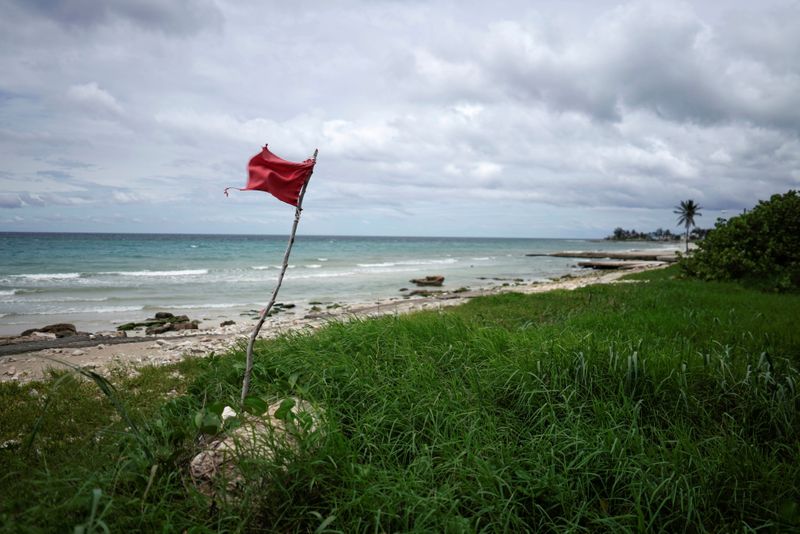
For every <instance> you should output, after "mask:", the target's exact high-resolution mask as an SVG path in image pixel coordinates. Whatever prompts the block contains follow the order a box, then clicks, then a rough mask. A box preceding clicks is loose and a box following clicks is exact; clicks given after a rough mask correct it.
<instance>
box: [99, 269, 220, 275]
mask: <svg viewBox="0 0 800 534" xmlns="http://www.w3.org/2000/svg"><path fill="white" fill-rule="evenodd" d="M98 274H112V275H117V276H199V275H203V274H208V269H184V270H179V271H110V272H103V273H98Z"/></svg>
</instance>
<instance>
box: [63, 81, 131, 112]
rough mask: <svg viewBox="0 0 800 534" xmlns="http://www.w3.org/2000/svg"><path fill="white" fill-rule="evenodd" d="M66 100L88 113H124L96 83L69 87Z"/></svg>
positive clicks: (117, 103) (111, 97)
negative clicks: (83, 108) (88, 111)
mask: <svg viewBox="0 0 800 534" xmlns="http://www.w3.org/2000/svg"><path fill="white" fill-rule="evenodd" d="M67 98H69V99H70V100H72V101H73V102H76V103H77V104H81V105H82V106H84V107H86V108H87V109H89V110H90V111H101V112H102V111H104V112H111V113H115V114H119V115H122V114H123V112H124V111H123V109H122V106H120V104H119V102H117V99H116V98H114V97H113V96H112V95H111V94H110V93H109V92H108V91H105V90H103V89H101V88H100V87H99V86H98V85H97V82H89V83H86V84H82V85H73V86H71V87H70V88H69V89H68V90H67Z"/></svg>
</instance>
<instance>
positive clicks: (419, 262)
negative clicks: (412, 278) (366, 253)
mask: <svg viewBox="0 0 800 534" xmlns="http://www.w3.org/2000/svg"><path fill="white" fill-rule="evenodd" d="M453 263H458V260H457V259H456V258H447V259H443V260H403V261H385V262H381V263H357V264H356V265H357V266H359V267H364V268H367V269H369V268H374V267H395V266H397V265H450V264H453Z"/></svg>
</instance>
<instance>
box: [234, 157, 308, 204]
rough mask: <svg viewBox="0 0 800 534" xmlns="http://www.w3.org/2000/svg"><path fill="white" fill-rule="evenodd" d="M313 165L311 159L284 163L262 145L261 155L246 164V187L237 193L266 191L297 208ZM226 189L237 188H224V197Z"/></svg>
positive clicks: (284, 161)
mask: <svg viewBox="0 0 800 534" xmlns="http://www.w3.org/2000/svg"><path fill="white" fill-rule="evenodd" d="M315 163H316V161H315V160H313V159H307V160H305V161H304V162H303V163H294V162H292V161H286V160H285V159H281V158H279V157H278V156H276V155H275V154H273V153H272V152H270V151H269V149H268V148H267V145H264V148H263V149H262V150H261V153H260V154H256V155H255V156H253V157H252V158H251V159H250V163H248V164H247V172H248V179H247V187H245V188H243V189H239V191H255V190H257V191H266V192H267V193H270V194H271V195H272V196H274V197H275V198H277V199H278V200H282V201H283V202H286V203H287V204H291V205H292V206H297V201H298V199H299V198H300V190H301V189H302V188H303V185H304V184H305V183H306V180H308V178H309V177H310V176H311V173H312V172H313V171H314V164H315ZM228 189H238V188H231V187H228V188H226V189H225V195H227V194H228Z"/></svg>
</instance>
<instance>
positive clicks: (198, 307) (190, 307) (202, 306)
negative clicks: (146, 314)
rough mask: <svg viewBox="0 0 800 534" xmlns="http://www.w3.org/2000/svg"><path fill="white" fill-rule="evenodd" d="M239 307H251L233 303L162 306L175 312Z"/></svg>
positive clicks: (246, 304) (247, 304) (248, 304)
mask: <svg viewBox="0 0 800 534" xmlns="http://www.w3.org/2000/svg"><path fill="white" fill-rule="evenodd" d="M241 306H251V304H250V303H241V302H240V303H234V302H224V303H215V304H179V305H176V306H162V307H164V308H169V309H173V308H174V309H176V310H206V309H208V310H210V309H216V308H238V307H241Z"/></svg>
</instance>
